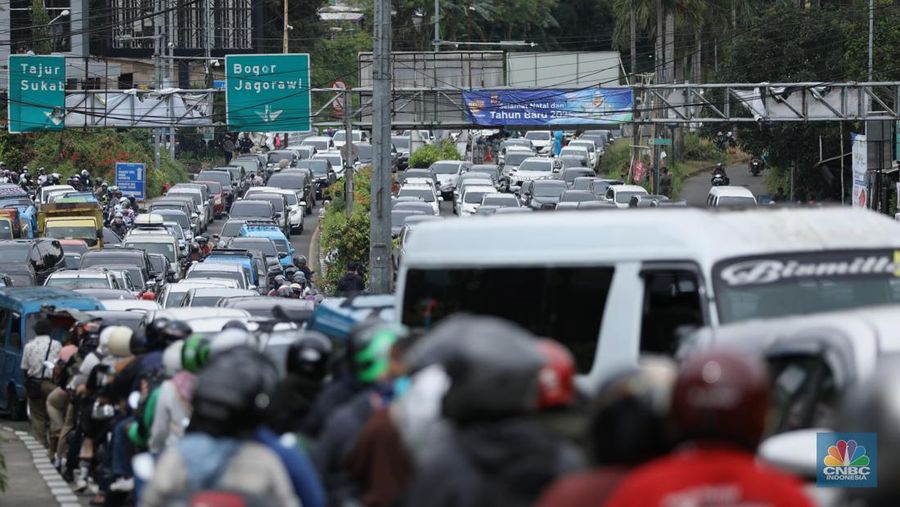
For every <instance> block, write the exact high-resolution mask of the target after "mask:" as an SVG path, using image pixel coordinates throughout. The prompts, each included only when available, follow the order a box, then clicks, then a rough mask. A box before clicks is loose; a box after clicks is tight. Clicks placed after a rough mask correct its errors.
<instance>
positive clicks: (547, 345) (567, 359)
mask: <svg viewBox="0 0 900 507" xmlns="http://www.w3.org/2000/svg"><path fill="white" fill-rule="evenodd" d="M537 345H538V350H539V351H540V353H541V355H542V356H544V361H545V363H544V366H543V367H542V368H541V371H540V372H539V373H538V409H539V410H546V409H548V408H553V407H560V406H565V405H568V404H570V403H572V401H573V400H574V399H575V383H574V379H575V360H574V359H573V358H572V353H571V352H569V349H567V348H566V347H565V346H563V345H562V344H560V343H559V342H557V341H555V340H551V339H549V338H543V339H540V340H538V342H537Z"/></svg>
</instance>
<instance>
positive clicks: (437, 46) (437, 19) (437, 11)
mask: <svg viewBox="0 0 900 507" xmlns="http://www.w3.org/2000/svg"><path fill="white" fill-rule="evenodd" d="M375 1H376V3H377V2H378V0H375ZM432 44H434V52H435V53H437V52H438V51H440V50H441V0H434V41H433V42H432Z"/></svg>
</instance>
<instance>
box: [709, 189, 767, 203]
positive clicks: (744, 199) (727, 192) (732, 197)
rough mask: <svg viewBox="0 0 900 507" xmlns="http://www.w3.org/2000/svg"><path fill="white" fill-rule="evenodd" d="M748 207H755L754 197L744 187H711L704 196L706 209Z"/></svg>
mask: <svg viewBox="0 0 900 507" xmlns="http://www.w3.org/2000/svg"><path fill="white" fill-rule="evenodd" d="M748 206H749V207H756V197H754V196H753V192H751V191H750V190H749V189H747V188H745V187H735V186H720V187H712V188H711V189H709V194H707V196H706V207H707V208H746V207H748Z"/></svg>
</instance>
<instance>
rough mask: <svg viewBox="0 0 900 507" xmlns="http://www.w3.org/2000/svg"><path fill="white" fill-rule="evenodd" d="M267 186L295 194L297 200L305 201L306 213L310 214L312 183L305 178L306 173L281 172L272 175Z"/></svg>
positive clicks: (311, 208)
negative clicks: (291, 191)
mask: <svg viewBox="0 0 900 507" xmlns="http://www.w3.org/2000/svg"><path fill="white" fill-rule="evenodd" d="M266 185H267V186H270V187H275V188H284V189H287V190H293V191H295V192H297V199H300V200H301V201H306V213H307V214H309V213H312V210H313V206H314V201H313V199H312V197H314V196H313V195H311V194H312V182H311V181H309V180H308V179H307V177H306V173H303V172H301V171H281V172H280V173H277V174H273V175H272V177H271V178H269V181H268V182H267V183H266Z"/></svg>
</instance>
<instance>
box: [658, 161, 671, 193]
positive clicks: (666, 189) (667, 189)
mask: <svg viewBox="0 0 900 507" xmlns="http://www.w3.org/2000/svg"><path fill="white" fill-rule="evenodd" d="M659 193H660V194H662V195H664V196H666V197H672V174H671V173H670V172H669V168H668V167H663V168H662V174H661V175H660V177H659Z"/></svg>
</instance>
